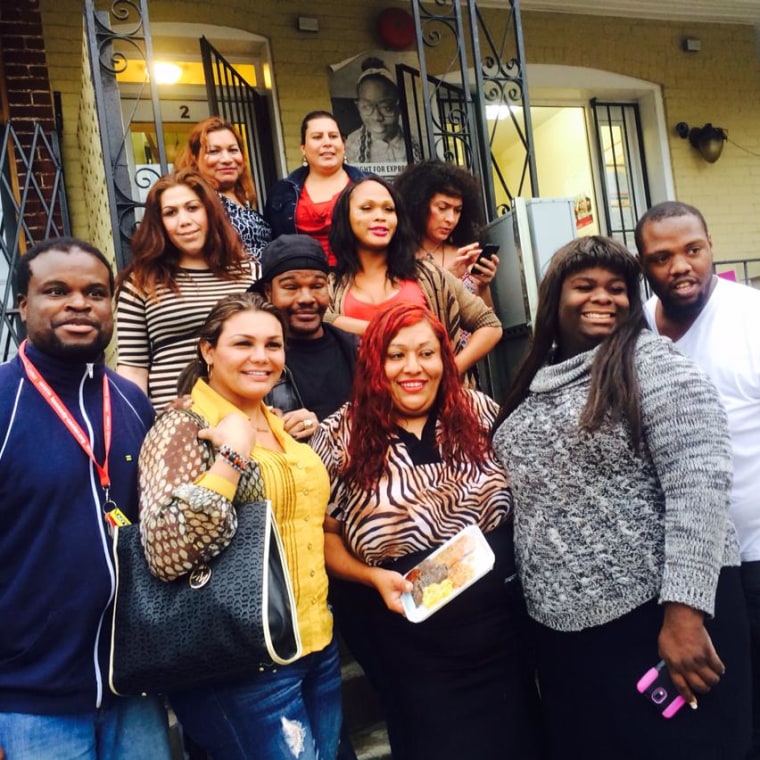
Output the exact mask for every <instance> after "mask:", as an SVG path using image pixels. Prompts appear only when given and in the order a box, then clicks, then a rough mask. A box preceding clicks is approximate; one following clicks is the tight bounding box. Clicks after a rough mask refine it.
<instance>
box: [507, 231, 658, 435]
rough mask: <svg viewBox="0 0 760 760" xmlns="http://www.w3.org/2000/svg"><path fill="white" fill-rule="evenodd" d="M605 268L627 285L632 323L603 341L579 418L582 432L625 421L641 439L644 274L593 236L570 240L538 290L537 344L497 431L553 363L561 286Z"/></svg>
mask: <svg viewBox="0 0 760 760" xmlns="http://www.w3.org/2000/svg"><path fill="white" fill-rule="evenodd" d="M591 267H601V268H602V269H606V270H608V271H610V272H614V273H615V274H618V275H620V276H621V277H622V278H623V279H624V280H625V286H626V291H627V295H628V304H629V312H628V317H627V318H626V319H625V320H624V321H623V322H621V323H620V324H618V325H617V326H616V327H615V329H614V330H613V331H612V332H611V333H610V334H609V335H608V336H607V337H606V338H605V339H604V340H603V341H602V345H603V348H602V349H601V350H600V351H598V352H597V354H596V356H595V357H594V361H593V364H592V365H591V388H590V390H589V395H588V399H587V400H586V404H585V406H584V407H583V410H582V412H581V417H580V427H581V429H583V430H587V431H594V430H598V429H599V428H600V427H601V426H602V424H603V423H605V422H606V421H611V422H617V421H619V420H621V419H623V418H624V419H626V420H627V421H628V423H629V425H630V428H631V434H632V437H633V441H634V443H635V444H636V445H637V446H638V445H639V444H640V443H641V439H642V423H641V408H640V405H639V382H638V378H637V375H636V366H635V362H634V359H635V356H634V355H635V350H636V341H637V340H638V337H639V334H640V333H641V331H642V330H645V329H647V321H646V317H645V316H644V304H643V302H642V299H641V284H640V281H641V269H640V267H639V264H638V261H637V260H636V258H635V257H634V256H633V254H631V252H630V251H629V250H628V249H627V248H626V247H625V246H623V245H622V244H620V243H618V242H617V240H613V239H612V238H607V237H602V236H601V235H593V236H589V237H582V238H577V239H575V240H572V241H571V242H569V243H568V244H567V245H565V246H563V247H562V248H560V249H559V250H558V251H557V252H556V253H555V254H554V256H553V257H552V259H551V261H550V263H549V266H548V268H547V270H546V274H545V275H544V278H543V279H542V280H541V285H540V287H539V290H538V310H537V312H536V322H535V324H536V327H535V332H534V334H533V341H532V343H531V345H530V348H529V349H528V353H527V354H526V356H525V358H524V359H523V360H522V362H521V363H520V366H519V367H518V369H517V373H516V375H515V379H514V382H513V383H512V386H511V388H510V390H509V392H508V393H507V396H506V398H505V399H504V403H503V404H502V406H501V409H500V410H499V415H498V417H497V418H496V421H495V422H494V426H493V430H494V431H495V430H496V428H497V427H498V426H499V425H500V424H501V423H502V422H503V421H504V420H505V419H506V418H507V417H509V415H510V414H511V413H512V412H513V411H514V410H515V409H516V408H517V407H518V406H519V405H520V403H521V402H522V401H523V400H524V399H525V397H526V396H527V395H528V390H529V388H530V384H531V381H532V380H533V378H534V377H535V375H536V373H537V372H538V370H539V369H540V368H541V366H542V365H544V364H545V363H546V362H547V361H548V360H549V358H550V355H551V353H552V351H553V349H554V346H555V345H556V344H557V343H558V340H559V334H560V330H559V327H560V326H559V302H560V296H561V294H562V285H563V283H564V282H565V280H566V279H567V277H569V276H570V275H571V274H574V273H575V272H579V271H581V270H582V269H589V268H591Z"/></svg>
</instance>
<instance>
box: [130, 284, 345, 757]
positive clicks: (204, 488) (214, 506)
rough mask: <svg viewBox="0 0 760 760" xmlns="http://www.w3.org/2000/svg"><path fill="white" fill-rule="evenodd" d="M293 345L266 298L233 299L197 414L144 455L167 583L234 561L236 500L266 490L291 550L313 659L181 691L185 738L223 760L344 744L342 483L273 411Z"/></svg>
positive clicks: (148, 510) (149, 522) (195, 392)
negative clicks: (270, 400)
mask: <svg viewBox="0 0 760 760" xmlns="http://www.w3.org/2000/svg"><path fill="white" fill-rule="evenodd" d="M283 336H284V323H283V320H282V317H281V315H280V313H279V312H278V311H277V309H275V308H274V307H273V306H271V305H270V304H269V303H267V302H266V301H264V300H263V299H262V298H261V296H258V295H255V294H252V293H243V294H240V295H233V296H227V297H226V298H223V299H222V300H221V301H219V302H218V303H217V304H216V306H215V307H214V308H213V309H212V311H211V313H210V314H209V316H208V318H207V319H206V322H205V323H204V325H203V327H202V328H201V331H200V342H199V345H198V358H197V359H196V360H195V361H194V362H193V363H192V364H190V365H189V366H188V368H187V370H186V371H185V372H184V373H183V375H182V377H181V379H180V390H181V392H186V391H190V389H192V390H191V395H192V401H193V403H192V408H191V409H190V410H189V411H185V410H178V409H177V410H171V411H169V412H167V413H166V414H164V415H163V416H161V417H160V418H159V419H158V420H157V422H156V424H155V425H154V427H153V428H152V429H151V431H150V432H149V433H148V436H147V438H146V440H145V444H144V445H143V449H142V451H141V452H140V510H141V512H140V518H141V530H142V536H143V544H144V546H145V551H146V555H147V558H148V563H149V565H150V568H151V571H152V572H153V573H154V575H156V576H158V577H159V578H162V579H164V580H172V579H174V578H177V577H178V576H180V575H183V574H184V573H186V572H187V571H188V570H190V569H191V567H192V566H193V565H194V564H195V563H196V562H197V561H198V560H202V559H209V558H210V557H213V556H214V555H216V554H218V553H219V552H221V551H222V550H223V549H224V547H225V546H227V544H228V543H229V541H230V540H231V538H232V535H233V534H234V531H235V525H236V519H235V505H240V504H243V503H245V502H248V501H254V500H258V499H262V498H264V495H265V494H266V498H268V499H270V500H271V502H272V505H273V509H274V514H275V517H276V519H277V524H278V527H279V529H280V533H281V535H282V539H283V543H284V545H285V552H286V558H287V563H288V568H289V572H290V576H291V582H292V585H293V588H294V591H295V596H296V611H297V615H298V622H299V626H300V631H301V640H302V644H303V656H302V657H301V658H300V659H299V660H297V661H296V662H295V663H293V664H291V665H286V666H277V667H276V668H271V669H269V668H262V669H261V670H260V672H259V673H258V674H256V676H255V677H252V678H250V677H249V678H247V679H244V680H242V681H236V682H234V683H229V684H223V685H221V686H216V687H213V688H208V687H203V688H198V689H195V690H188V691H184V692H181V693H173V694H170V695H169V699H170V702H171V705H172V707H173V708H174V711H175V712H176V713H177V716H178V717H179V719H180V721H181V722H182V725H183V727H184V730H185V732H186V733H187V734H188V735H189V736H190V738H191V739H193V741H195V742H196V743H198V744H200V745H201V746H202V747H204V748H205V749H206V750H207V751H208V752H209V753H210V754H211V755H212V756H213V757H215V758H220V760H221V759H222V758H223V759H224V760H281V758H283V757H291V756H293V757H298V758H306V759H307V760H316V758H318V757H319V758H334V757H335V754H336V751H337V745H338V736H339V730H340V722H341V705H340V669H339V662H338V654H337V648H336V646H335V643H334V641H333V635H332V615H331V613H330V611H329V610H328V608H327V576H326V574H325V566H324V536H323V533H322V520H323V517H324V512H325V508H326V505H327V501H328V498H329V493H330V485H329V480H328V476H327V472H326V471H325V468H324V466H323V465H322V463H321V461H320V459H319V457H318V456H317V455H316V454H315V453H314V452H313V451H312V450H311V449H310V448H309V447H308V446H307V445H306V444H302V443H298V442H297V441H296V440H295V439H293V438H291V437H290V435H288V434H287V433H286V432H285V431H284V428H283V425H282V422H281V420H280V419H279V418H278V417H276V416H274V415H273V414H271V413H270V412H269V411H268V409H267V408H266V406H265V405H264V403H263V399H264V397H265V396H266V395H267V393H269V391H270V390H271V389H272V387H273V386H274V384H275V383H276V382H277V380H278V378H279V377H280V374H281V372H282V369H283V366H284V364H285V348H284V337H283ZM183 386H184V387H183Z"/></svg>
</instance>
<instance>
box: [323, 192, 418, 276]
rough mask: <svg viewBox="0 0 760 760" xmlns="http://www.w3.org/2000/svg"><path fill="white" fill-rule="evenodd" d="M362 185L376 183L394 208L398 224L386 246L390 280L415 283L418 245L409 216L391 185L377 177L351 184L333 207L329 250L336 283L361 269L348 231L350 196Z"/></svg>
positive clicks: (350, 230)
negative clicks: (388, 194) (385, 193)
mask: <svg viewBox="0 0 760 760" xmlns="http://www.w3.org/2000/svg"><path fill="white" fill-rule="evenodd" d="M365 182H376V183H377V184H378V185H382V187H384V188H385V189H386V190H387V191H388V192H389V193H390V196H391V200H392V201H393V206H394V207H395V209H396V216H397V218H398V224H397V226H396V232H395V233H394V235H393V237H392V238H391V240H390V242H389V243H388V249H387V252H386V258H387V262H388V274H387V277H388V279H389V280H393V281H397V280H416V279H417V271H416V266H415V261H416V259H415V251H416V250H417V244H416V242H415V240H414V234H413V232H412V227H411V224H410V223H409V217H408V216H407V214H406V212H405V211H404V207H403V201H402V199H401V196H399V194H398V192H397V191H396V190H395V188H394V187H393V185H391V184H390V183H389V182H386V181H385V180H384V179H381V178H380V177H363V178H362V179H360V180H357V181H356V182H352V183H351V184H350V185H349V186H348V187H347V188H346V189H345V190H344V191H343V192H342V193H341V194H340V196H339V197H338V200H337V201H336V203H335V207H334V208H333V215H332V225H331V226H330V248H331V249H332V251H333V253H334V254H335V258H336V259H337V264H336V266H335V275H336V277H337V279H338V281H343V280H345V279H350V278H352V277H353V276H354V275H355V274H356V273H357V272H359V271H360V270H361V265H360V263H359V257H358V255H357V252H356V236H355V235H354V231H353V229H352V228H351V215H350V209H351V196H352V195H353V193H354V190H356V188H357V187H359V186H360V185H362V184H364V183H365Z"/></svg>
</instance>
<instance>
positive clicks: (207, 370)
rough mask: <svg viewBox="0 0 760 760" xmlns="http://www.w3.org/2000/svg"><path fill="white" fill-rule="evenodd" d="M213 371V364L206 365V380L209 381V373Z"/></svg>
mask: <svg viewBox="0 0 760 760" xmlns="http://www.w3.org/2000/svg"><path fill="white" fill-rule="evenodd" d="M213 371H214V365H213V364H207V365H206V379H208V380H211V373H212V372H213Z"/></svg>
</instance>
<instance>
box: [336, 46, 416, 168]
mask: <svg viewBox="0 0 760 760" xmlns="http://www.w3.org/2000/svg"><path fill="white" fill-rule="evenodd" d="M398 63H405V64H407V65H408V66H411V67H413V68H415V69H416V68H418V61H417V55H416V53H395V52H390V51H388V50H368V51H365V52H363V53H360V54H358V55H356V56H353V57H351V58H348V59H347V60H345V61H341V62H340V63H336V64H333V65H332V66H330V97H331V99H332V109H333V113H334V114H335V117H336V119H337V120H338V125H339V126H340V129H341V132H343V134H344V135H346V161H347V162H348V163H349V164H353V165H354V166H357V167H358V168H360V169H363V170H364V171H367V172H372V173H373V174H378V175H380V176H381V177H386V178H389V179H391V178H393V177H395V176H396V175H397V174H398V173H399V172H400V171H402V170H403V169H404V168H405V167H406V165H407V164H409V163H412V162H414V161H418V160H419V159H420V158H421V151H420V146H419V144H418V142H417V140H415V139H410V140H407V139H406V135H405V134H404V128H403V124H402V119H401V98H400V96H399V92H400V82H399V81H398V79H397V75H396V64H398Z"/></svg>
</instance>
